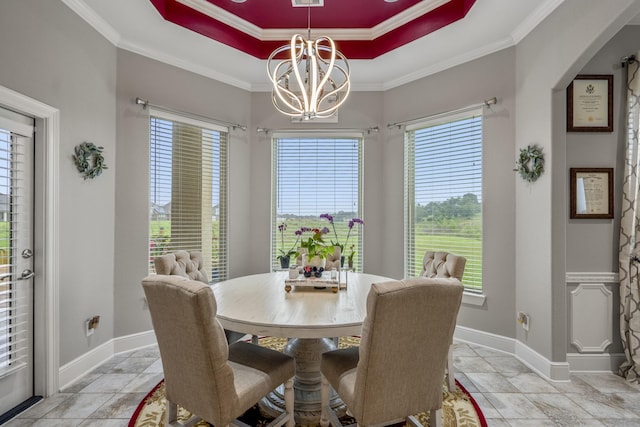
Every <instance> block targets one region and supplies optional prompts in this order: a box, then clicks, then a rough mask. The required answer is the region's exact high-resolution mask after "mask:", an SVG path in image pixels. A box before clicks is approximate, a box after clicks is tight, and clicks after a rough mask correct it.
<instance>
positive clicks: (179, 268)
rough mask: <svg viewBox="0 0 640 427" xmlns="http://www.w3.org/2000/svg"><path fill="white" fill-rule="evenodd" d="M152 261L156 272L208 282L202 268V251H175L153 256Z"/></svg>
mask: <svg viewBox="0 0 640 427" xmlns="http://www.w3.org/2000/svg"><path fill="white" fill-rule="evenodd" d="M153 263H154V264H155V267H156V273H157V274H164V275H176V276H181V277H186V278H188V279H191V280H198V281H200V282H203V283H208V282H209V281H208V280H207V272H206V271H205V269H204V261H203V258H202V252H199V251H191V252H187V251H176V252H173V253H170V254H166V255H162V256H159V257H155V258H154V259H153Z"/></svg>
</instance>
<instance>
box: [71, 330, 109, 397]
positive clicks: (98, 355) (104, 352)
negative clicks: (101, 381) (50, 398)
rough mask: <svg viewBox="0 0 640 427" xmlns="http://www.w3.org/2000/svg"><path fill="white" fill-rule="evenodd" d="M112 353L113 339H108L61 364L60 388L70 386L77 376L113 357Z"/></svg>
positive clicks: (79, 376)
mask: <svg viewBox="0 0 640 427" xmlns="http://www.w3.org/2000/svg"><path fill="white" fill-rule="evenodd" d="M113 354H114V353H113V340H110V341H107V342H106V343H104V344H102V345H99V346H98V347H96V348H94V349H92V350H89V351H88V352H86V353H85V354H83V355H82V356H80V357H77V358H76V359H74V360H72V361H71V362H69V363H67V364H65V365H63V366H61V367H60V369H59V370H58V384H59V388H60V390H62V389H64V388H65V387H68V386H70V385H71V384H73V383H74V382H76V381H77V380H78V379H79V378H81V377H82V376H84V375H86V374H88V373H89V372H90V371H92V370H93V369H95V368H97V367H98V366H100V365H101V364H102V363H104V362H105V361H107V360H109V359H110V358H111V357H113Z"/></svg>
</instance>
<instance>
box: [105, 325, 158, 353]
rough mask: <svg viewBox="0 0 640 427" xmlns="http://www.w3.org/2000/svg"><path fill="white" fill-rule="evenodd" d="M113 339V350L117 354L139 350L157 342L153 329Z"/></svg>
mask: <svg viewBox="0 0 640 427" xmlns="http://www.w3.org/2000/svg"><path fill="white" fill-rule="evenodd" d="M113 341H114V346H113V351H114V353H115V354H118V353H123V352H125V351H131V350H137V349H139V348H142V347H148V346H150V345H154V344H156V343H157V341H156V334H155V332H153V330H150V331H146V332H139V333H137V334H131V335H127V336H124V337H119V338H115V339H114V340H113Z"/></svg>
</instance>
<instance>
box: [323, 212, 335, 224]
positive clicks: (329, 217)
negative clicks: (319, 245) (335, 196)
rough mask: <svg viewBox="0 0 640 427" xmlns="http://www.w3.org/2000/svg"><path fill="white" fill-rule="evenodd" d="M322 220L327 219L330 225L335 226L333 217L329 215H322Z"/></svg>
mask: <svg viewBox="0 0 640 427" xmlns="http://www.w3.org/2000/svg"><path fill="white" fill-rule="evenodd" d="M320 218H322V219H326V220H327V221H329V223H331V224H333V216H331V215H329V214H328V213H326V214H322V215H320Z"/></svg>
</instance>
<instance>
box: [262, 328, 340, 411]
mask: <svg viewBox="0 0 640 427" xmlns="http://www.w3.org/2000/svg"><path fill="white" fill-rule="evenodd" d="M335 349H336V345H335V343H334V342H333V339H331V338H314V339H302V338H293V339H290V340H289V342H288V343H287V345H286V346H285V348H284V352H285V353H286V354H288V355H289V356H292V357H293V358H294V359H295V365H296V375H295V377H294V380H293V390H294V401H295V407H294V411H295V420H296V423H297V424H313V423H319V421H320V412H321V398H320V390H321V387H322V377H321V374H320V356H321V355H322V353H324V352H326V351H330V350H335ZM329 405H330V406H331V408H332V409H333V410H334V411H335V412H336V413H337V415H338V417H341V416H343V415H344V414H345V413H346V407H345V405H344V403H343V402H342V400H341V399H340V397H338V395H337V393H336V392H335V391H334V390H333V389H330V390H329ZM284 407H285V405H284V387H283V386H280V387H278V388H277V389H276V390H274V391H273V392H271V393H270V394H269V395H267V396H266V397H265V398H264V399H262V402H261V403H260V410H261V411H262V412H263V413H264V414H265V415H268V416H271V417H277V416H278V415H280V414H281V413H283V412H284Z"/></svg>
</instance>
